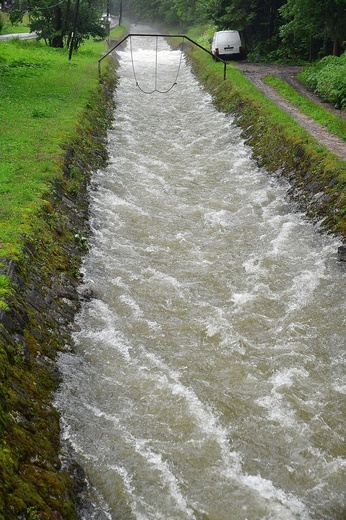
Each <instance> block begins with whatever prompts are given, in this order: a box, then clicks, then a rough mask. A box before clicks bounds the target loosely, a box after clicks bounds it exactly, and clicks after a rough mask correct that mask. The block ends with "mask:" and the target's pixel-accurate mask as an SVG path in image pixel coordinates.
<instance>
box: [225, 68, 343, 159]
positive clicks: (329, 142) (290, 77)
mask: <svg viewBox="0 0 346 520" xmlns="http://www.w3.org/2000/svg"><path fill="white" fill-rule="evenodd" d="M234 65H235V66H236V67H237V68H238V69H239V70H240V71H241V72H242V73H243V74H244V76H246V77H247V78H248V79H249V80H250V81H251V82H252V83H253V84H254V85H255V86H256V87H257V88H258V89H260V90H261V91H262V92H264V94H265V95H266V96H267V97H268V98H269V99H270V100H272V101H273V102H274V103H276V104H277V105H278V106H279V107H280V108H281V109H282V110H284V111H285V112H287V113H288V114H290V115H291V117H292V118H293V119H295V120H296V121H297V122H298V123H299V124H300V125H301V126H302V127H303V128H305V129H306V130H307V131H308V132H309V133H310V135H311V136H312V137H314V138H315V139H316V140H317V141H319V142H320V143H321V144H322V145H323V146H325V148H327V150H329V151H330V152H332V153H334V154H335V155H338V156H339V157H342V158H343V159H346V143H345V141H343V140H342V139H340V138H339V137H336V136H334V135H332V134H330V133H329V132H328V130H327V129H326V128H325V127H324V126H322V125H320V124H318V123H315V121H314V120H313V119H311V118H310V117H309V116H306V115H305V114H302V113H301V112H300V111H299V110H298V108H296V107H295V106H294V105H293V104H292V103H290V102H289V101H287V100H286V99H284V98H283V97H281V96H280V94H279V93H278V92H277V91H276V90H275V89H274V87H272V86H270V85H267V84H266V83H265V82H264V78H265V76H268V75H270V76H276V77H277V78H279V79H281V80H284V81H286V83H288V84H289V85H290V86H291V87H293V88H295V89H296V90H297V91H298V92H299V93H300V94H302V95H303V96H305V97H307V98H308V99H311V100H312V101H314V102H315V103H318V104H319V105H321V106H323V107H324V108H325V109H327V110H329V111H330V112H331V113H333V114H334V115H336V116H338V117H340V118H343V119H346V113H345V112H342V111H341V110H337V109H335V108H334V107H333V106H332V105H330V104H329V103H323V102H322V101H321V100H320V98H319V97H318V96H316V95H315V94H313V93H312V92H311V91H309V90H308V89H307V88H305V87H304V86H303V85H302V84H301V83H300V82H299V81H298V80H297V78H296V76H297V73H298V72H299V71H300V70H301V67H298V66H284V65H264V64H259V63H248V62H238V63H235V64H234Z"/></svg>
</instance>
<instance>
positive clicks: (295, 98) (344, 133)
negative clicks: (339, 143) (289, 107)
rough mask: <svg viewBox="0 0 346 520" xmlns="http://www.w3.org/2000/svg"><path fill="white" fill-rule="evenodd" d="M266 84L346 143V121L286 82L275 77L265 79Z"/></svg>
mask: <svg viewBox="0 0 346 520" xmlns="http://www.w3.org/2000/svg"><path fill="white" fill-rule="evenodd" d="M265 81H266V83H268V84H269V85H271V86H273V87H274V88H275V89H276V90H277V91H278V92H279V94H280V95H281V96H282V97H283V98H285V99H287V100H288V101H290V102H291V103H292V104H293V105H294V106H296V107H297V108H298V109H299V111H300V112H302V113H303V114H306V115H307V116H309V117H311V118H312V119H313V120H314V121H315V122H316V123H319V124H321V125H323V126H325V127H326V128H327V129H328V131H329V132H330V133H331V134H334V135H336V136H338V137H340V138H341V139H343V140H344V141H346V120H345V119H342V118H339V117H337V116H334V115H333V114H331V113H330V112H329V111H328V110H326V109H325V108H323V107H321V106H319V105H318V104H317V103H314V102H313V101H311V100H309V99H307V98H306V97H304V96H302V95H300V94H299V93H298V92H297V91H296V90H295V89H294V88H292V87H290V85H288V84H287V83H286V82H285V81H282V80H280V79H278V78H275V77H273V76H267V77H266V78H265Z"/></svg>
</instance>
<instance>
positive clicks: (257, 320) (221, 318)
mask: <svg viewBox="0 0 346 520" xmlns="http://www.w3.org/2000/svg"><path fill="white" fill-rule="evenodd" d="M131 46H132V55H133V60H134V65H135V73H136V78H137V81H138V82H139V84H140V86H141V88H143V89H144V90H151V89H152V88H153V86H155V77H154V69H155V61H156V50H155V41H154V40H153V38H137V39H136V38H133V40H132V45H131ZM131 46H130V45H127V47H126V49H124V50H122V51H121V52H119V57H120V68H119V75H120V83H119V86H118V89H117V91H116V94H115V96H116V102H117V109H116V113H115V121H114V126H113V129H112V130H111V131H110V132H109V151H110V155H111V160H110V164H109V166H108V167H107V168H106V169H104V170H102V171H98V172H96V173H95V175H94V176H93V179H92V185H91V190H90V198H91V227H92V237H91V250H90V253H89V254H88V256H87V257H86V259H85V263H84V268H83V270H84V280H85V281H84V285H83V287H81V291H82V292H83V291H85V290H87V289H88V290H89V289H90V290H92V291H93V294H94V297H93V298H92V299H90V300H89V301H85V302H84V303H83V306H82V309H81V311H80V313H79V315H78V317H77V320H76V322H77V323H76V325H77V327H78V332H76V333H75V338H74V339H75V343H76V348H75V351H74V352H65V353H63V354H62V355H61V357H60V367H61V370H62V372H63V383H62V385H61V389H60V392H59V394H58V395H57V399H56V401H57V406H58V408H59V409H60V411H61V413H62V426H63V432H64V438H65V439H66V440H68V442H69V443H70V444H71V446H72V447H73V449H74V450H75V452H76V454H77V456H78V459H79V461H80V462H81V464H82V466H83V467H84V468H85V471H86V473H87V475H88V478H89V480H90V482H91V485H92V487H93V489H94V490H95V495H96V494H97V495H98V496H99V498H100V500H99V502H98V503H97V504H96V503H95V504H94V506H93V507H92V510H89V511H88V512H87V513H84V516H83V518H85V519H86V520H89V519H91V518H95V519H96V518H97V519H106V518H107V519H121V520H133V519H139V520H151V519H157V520H173V519H174V520H175V519H177V520H178V519H196V520H246V519H247V520H259V519H267V520H286V519H287V520H288V519H290V520H291V519H297V520H298V519H299V520H305V519H323V520H324V519H332V520H341V519H343V518H345V514H346V513H345V512H346V499H345V481H346V462H345V451H346V449H345V394H346V378H345V302H346V272H345V266H344V265H343V264H340V263H338V262H337V258H336V249H337V246H338V243H337V242H336V241H335V240H334V239H333V238H331V237H328V236H325V235H324V234H323V233H320V232H319V230H318V229H316V227H314V226H313V225H312V224H311V223H310V222H308V221H307V220H306V219H305V217H304V215H302V214H300V213H297V212H296V211H294V208H292V207H291V206H290V205H289V203H288V202H287V201H286V198H285V195H286V192H287V186H286V185H285V184H283V183H282V182H279V181H278V180H277V179H273V177H271V176H270V175H269V174H268V173H267V172H266V171H264V170H263V169H259V168H258V167H257V166H256V164H255V162H254V161H253V159H252V158H251V150H250V149H249V148H248V146H247V145H246V144H245V143H244V142H243V140H242V138H241V135H240V130H239V129H238V128H237V127H236V126H235V125H234V124H233V123H232V118H231V117H230V116H226V115H224V114H222V113H219V112H218V111H217V110H215V108H214V107H213V105H212V101H211V98H210V96H209V95H208V94H207V93H206V92H205V91H204V90H203V89H202V88H201V86H200V85H199V84H198V83H197V81H196V80H195V79H194V77H193V75H192V74H191V72H190V70H189V67H188V66H187V65H186V64H185V63H184V61H183V63H182V67H181V71H180V76H179V79H178V84H177V85H176V86H175V87H174V88H173V89H172V90H171V91H170V92H169V93H168V94H165V95H164V94H159V93H155V94H153V95H147V94H144V93H142V92H141V91H140V90H139V89H138V88H137V87H136V84H135V81H134V76H133V69H132V62H131V52H130V51H131V49H130V47H131ZM179 61H180V51H172V50H170V49H169V47H168V46H167V45H166V44H165V42H162V40H161V41H159V47H158V52H157V63H158V75H157V80H156V83H157V84H156V86H157V88H158V89H159V90H164V89H168V88H169V87H170V85H171V84H172V83H173V82H174V79H175V75H176V72H177V69H178V67H179ZM221 76H222V71H220V80H222V77H221Z"/></svg>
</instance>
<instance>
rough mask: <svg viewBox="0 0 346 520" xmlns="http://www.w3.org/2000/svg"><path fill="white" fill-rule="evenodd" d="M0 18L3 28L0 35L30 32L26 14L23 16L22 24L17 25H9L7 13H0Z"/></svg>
mask: <svg viewBox="0 0 346 520" xmlns="http://www.w3.org/2000/svg"><path fill="white" fill-rule="evenodd" d="M0 17H1V19H2V22H3V27H2V30H1V31H0V34H17V33H26V32H30V29H29V16H28V15H27V14H25V15H24V17H23V22H22V23H20V24H18V25H12V24H11V22H10V17H9V14H8V13H2V12H0Z"/></svg>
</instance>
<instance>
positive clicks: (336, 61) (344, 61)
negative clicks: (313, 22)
mask: <svg viewBox="0 0 346 520" xmlns="http://www.w3.org/2000/svg"><path fill="white" fill-rule="evenodd" d="M299 79H300V80H301V81H302V82H303V83H304V84H305V85H307V86H308V87H309V88H310V89H312V90H313V91H314V92H316V93H317V94H318V95H319V96H320V97H321V98H322V99H324V100H325V101H328V102H329V103H332V104H333V105H335V106H336V107H337V108H341V109H343V110H346V52H345V53H344V54H342V55H341V56H340V57H337V56H326V57H325V58H323V59H322V60H321V61H319V62H318V63H316V64H315V65H314V66H313V67H309V68H307V69H305V70H303V71H302V72H301V73H300V74H299Z"/></svg>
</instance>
